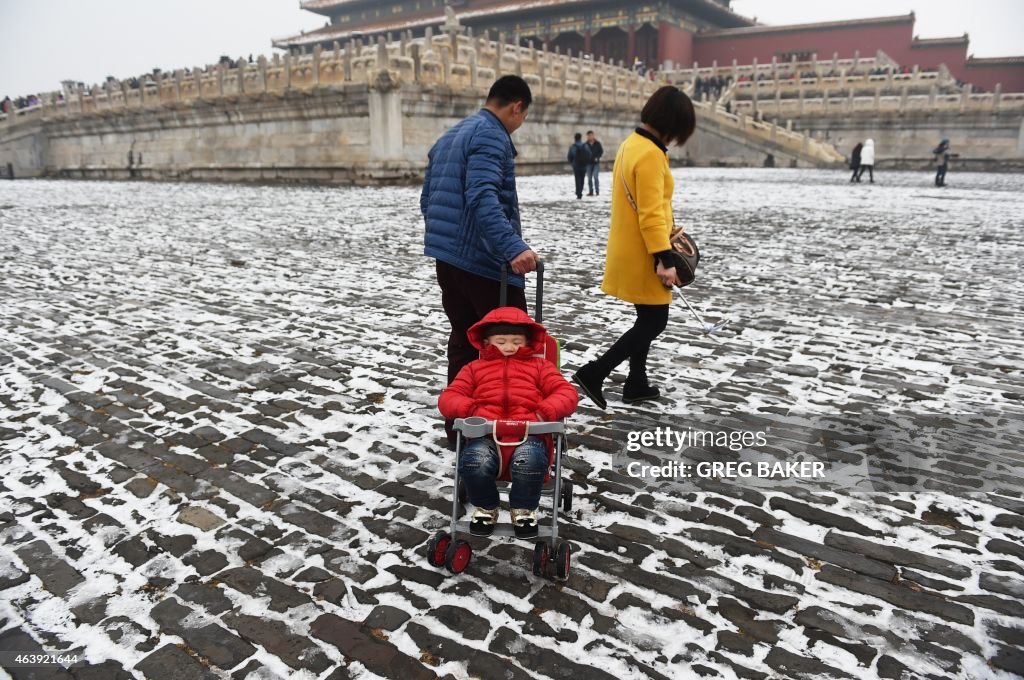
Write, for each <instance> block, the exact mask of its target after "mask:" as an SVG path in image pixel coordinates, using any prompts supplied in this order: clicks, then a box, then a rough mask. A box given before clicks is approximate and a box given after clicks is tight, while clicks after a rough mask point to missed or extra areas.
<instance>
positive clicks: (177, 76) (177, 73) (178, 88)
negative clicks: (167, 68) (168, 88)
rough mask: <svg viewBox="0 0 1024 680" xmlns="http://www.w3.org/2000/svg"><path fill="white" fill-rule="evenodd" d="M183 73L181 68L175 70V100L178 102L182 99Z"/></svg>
mask: <svg viewBox="0 0 1024 680" xmlns="http://www.w3.org/2000/svg"><path fill="white" fill-rule="evenodd" d="M183 75H184V74H183V73H182V72H181V69H180V68H179V69H177V70H176V71H175V72H174V101H176V102H180V101H181V79H182V77H183Z"/></svg>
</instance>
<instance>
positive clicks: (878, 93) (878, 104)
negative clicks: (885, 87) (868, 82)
mask: <svg viewBox="0 0 1024 680" xmlns="http://www.w3.org/2000/svg"><path fill="white" fill-rule="evenodd" d="M881 110H882V88H880V87H878V86H877V85H876V86H875V112H876V113H877V112H878V111H881Z"/></svg>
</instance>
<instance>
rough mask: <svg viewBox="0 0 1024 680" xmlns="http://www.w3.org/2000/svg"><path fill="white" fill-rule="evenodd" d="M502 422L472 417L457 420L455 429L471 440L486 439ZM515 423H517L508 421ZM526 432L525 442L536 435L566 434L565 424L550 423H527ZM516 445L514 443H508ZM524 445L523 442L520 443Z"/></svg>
mask: <svg viewBox="0 0 1024 680" xmlns="http://www.w3.org/2000/svg"><path fill="white" fill-rule="evenodd" d="M498 422H500V421H497V420H487V419H486V418H481V417H479V416H471V417H469V418H456V419H455V423H454V428H455V430H456V431H457V432H461V433H462V434H463V436H465V437H469V438H475V437H486V436H489V435H493V434H494V427H495V425H496V424H497V423H498ZM507 422H515V421H507ZM525 425H526V432H525V434H524V436H523V441H526V437H528V436H530V435H534V434H564V433H565V423H558V422H550V423H544V422H540V423H525ZM506 443H509V444H511V443H514V442H506ZM519 443H522V442H519Z"/></svg>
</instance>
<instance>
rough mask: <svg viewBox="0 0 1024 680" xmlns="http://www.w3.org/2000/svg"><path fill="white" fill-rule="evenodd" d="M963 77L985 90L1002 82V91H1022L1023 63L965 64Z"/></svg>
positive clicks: (1023, 89) (1023, 82)
mask: <svg viewBox="0 0 1024 680" xmlns="http://www.w3.org/2000/svg"><path fill="white" fill-rule="evenodd" d="M964 70H966V71H967V77H966V78H964V80H966V81H967V82H969V83H971V84H972V85H976V86H978V87H980V88H981V89H983V90H985V91H986V92H992V91H993V90H995V88H996V83H1002V91H1003V92H1024V64H1007V65H1005V66H1003V65H993V66H967V67H965V69H964Z"/></svg>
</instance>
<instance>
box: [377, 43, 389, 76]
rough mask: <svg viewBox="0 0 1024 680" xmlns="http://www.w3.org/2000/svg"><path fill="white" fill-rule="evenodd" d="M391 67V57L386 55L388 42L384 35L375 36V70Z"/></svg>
mask: <svg viewBox="0 0 1024 680" xmlns="http://www.w3.org/2000/svg"><path fill="white" fill-rule="evenodd" d="M390 67H391V59H390V57H388V44H387V42H386V41H385V40H384V36H378V37H377V70H378V71H379V70H381V69H386V68H390Z"/></svg>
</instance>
